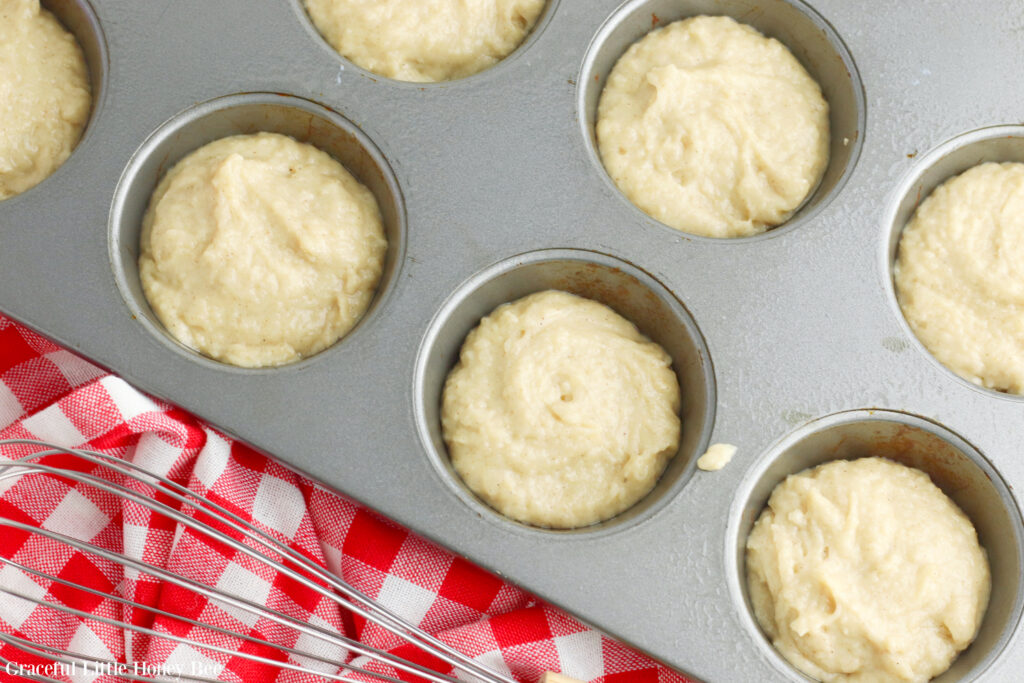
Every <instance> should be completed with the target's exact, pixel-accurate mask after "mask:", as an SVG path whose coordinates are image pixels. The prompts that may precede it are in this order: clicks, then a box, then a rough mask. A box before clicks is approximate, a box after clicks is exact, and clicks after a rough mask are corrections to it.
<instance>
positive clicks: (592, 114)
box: [577, 0, 866, 240]
mask: <svg viewBox="0 0 1024 683" xmlns="http://www.w3.org/2000/svg"><path fill="white" fill-rule="evenodd" d="M700 15H714V16H723V15H724V16H729V17H732V18H733V19H736V20H737V21H739V22H741V23H743V24H747V25H749V26H753V27H754V28H756V29H757V30H758V31H760V32H761V33H763V34H764V35H766V36H768V37H770V38H775V39H777V40H778V41H779V42H781V43H782V44H783V45H785V46H786V47H787V48H789V50H790V52H792V53H793V55H794V56H795V57H796V58H797V60H798V61H799V62H800V64H802V65H803V67H804V68H805V69H806V70H807V72H808V73H809V74H810V75H811V77H812V78H813V79H814V80H815V81H817V83H818V84H819V85H820V86H821V91H822V93H823V94H824V96H825V99H826V100H827V101H828V103H829V124H830V130H831V136H832V139H831V145H830V147H829V162H828V166H827V167H826V168H825V172H824V174H823V175H822V177H821V180H820V182H819V183H818V186H817V188H815V190H814V191H813V192H811V193H810V194H809V195H808V196H807V198H806V199H805V200H804V201H803V203H802V204H801V205H800V206H799V207H798V208H797V209H796V210H795V211H794V212H793V213H792V214H791V215H790V217H789V218H788V219H787V220H786V221H785V222H784V223H782V224H781V225H778V226H776V227H775V228H772V229H769V230H768V231H767V232H766V233H762V234H760V235H753V236H751V237H731V238H724V239H727V240H754V239H759V238H764V237H765V236H766V235H769V236H770V235H777V234H779V232H780V231H781V230H782V228H783V227H785V228H787V229H788V228H792V227H795V226H797V225H801V224H804V223H807V222H809V221H811V220H812V219H813V218H814V216H816V215H818V214H819V213H820V212H821V211H822V210H824V209H825V207H826V206H827V205H828V203H829V202H830V201H831V200H832V198H833V197H835V196H836V195H837V194H838V193H839V191H840V190H841V189H842V187H843V185H844V184H845V183H846V180H847V179H848V178H849V176H850V174H851V173H852V172H853V168H854V165H855V164H856V162H857V159H858V157H859V156H860V149H861V144H862V142H863V137H864V136H863V131H864V129H865V125H866V113H865V100H864V87H863V85H862V84H861V80H860V74H859V73H858V71H857V67H856V65H855V64H854V62H853V58H852V57H851V56H850V53H849V51H848V50H847V49H846V45H844V44H843V41H842V40H841V39H840V38H839V35H838V34H837V33H836V32H835V30H834V29H833V28H832V26H831V25H829V23H828V22H827V21H826V20H825V19H824V18H823V17H822V16H821V15H819V14H818V13H817V12H815V11H814V10H813V9H812V8H811V7H810V6H808V5H806V4H804V3H803V2H801V1H800V0H768V1H767V2H762V1H760V0H727V1H726V2H722V1H721V0H631V1H630V2H626V3H625V4H623V5H622V6H621V7H619V9H617V10H616V11H615V12H614V13H613V14H612V15H611V16H610V17H608V19H607V20H606V21H605V22H604V24H603V25H602V26H601V28H600V29H599V30H598V32H597V34H596V35H595V36H594V38H593V40H592V41H591V44H590V47H589V48H588V50H587V53H586V56H585V57H584V60H583V67H582V69H581V71H580V76H579V79H578V81H577V83H578V84H579V86H578V88H577V109H578V119H579V122H580V127H581V133H582V135H583V139H584V141H585V144H586V147H587V153H588V156H589V157H590V159H591V162H592V163H593V164H594V166H595V167H596V169H597V171H598V173H599V174H600V175H601V177H602V178H603V179H604V180H605V182H607V183H608V184H609V185H610V186H611V187H612V188H614V189H615V191H616V193H617V194H618V195H619V196H620V197H622V200H623V201H625V202H627V203H629V204H630V205H631V206H632V205H633V204H632V202H630V201H629V199H627V198H626V197H625V195H623V194H622V192H621V191H620V190H619V189H618V187H617V186H616V185H615V183H614V182H613V181H612V179H611V177H610V176H609V175H608V172H607V171H606V170H605V167H604V163H603V162H602V161H601V154H600V152H599V151H598V146H597V133H596V124H597V106H598V103H599V102H600V99H601V92H602V91H603V90H604V86H605V82H606V81H607V79H608V74H609V73H610V72H611V70H612V68H613V67H614V66H615V63H616V62H618V60H619V57H621V56H622V55H623V53H625V51H626V50H627V49H628V48H629V46H630V45H632V44H633V43H635V42H636V41H638V40H640V39H641V38H643V37H644V36H645V35H647V34H648V33H649V32H650V31H652V30H654V29H656V28H658V27H660V26H664V25H666V24H669V23H672V22H674V21H678V20H680V19H686V18H689V17H695V16H700ZM636 210H637V211H640V209H636ZM641 213H642V212H641ZM644 215H645V216H646V215H647V214H644ZM650 220H656V219H653V218H651V219H650ZM659 225H661V223H660V222H659ZM673 230H674V229H673ZM687 237H691V238H695V239H711V240H718V239H723V238H714V237H702V236H699V235H691V234H687Z"/></svg>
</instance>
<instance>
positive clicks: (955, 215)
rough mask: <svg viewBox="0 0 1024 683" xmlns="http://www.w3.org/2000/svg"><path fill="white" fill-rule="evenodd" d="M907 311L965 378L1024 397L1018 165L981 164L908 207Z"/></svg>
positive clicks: (899, 287) (1023, 245)
mask: <svg viewBox="0 0 1024 683" xmlns="http://www.w3.org/2000/svg"><path fill="white" fill-rule="evenodd" d="M894 275H895V283H896V295H897V297H898V299H899V303H900V308H902V309H903V315H904V316H905V317H906V319H907V322H908V323H909V324H910V327H911V329H913V331H914V334H916V335H917V338H918V339H920V340H921V343H922V344H924V345H925V347H926V348H927V349H928V350H929V351H930V352H931V353H932V355H934V356H935V357H936V358H937V359H938V360H939V362H941V363H942V364H943V365H945V366H946V367H948V368H949V369H950V370H952V371H953V372H955V373H956V374H958V375H960V376H961V377H963V378H965V379H967V380H970V381H971V382H974V383H975V384H978V385H981V386H983V387H988V388H990V389H996V390H999V391H1006V392H1009V393H1012V394H1024V164H1020V163H1004V164H996V163H987V164H982V165H980V166H975V167H974V168H972V169H970V170H968V171H966V172H964V173H963V174H961V175H959V176H957V177H955V178H953V179H951V180H948V181H946V182H945V183H943V184H942V185H940V186H939V187H938V188H936V189H935V191H934V192H932V193H931V195H929V196H928V198H927V199H925V200H924V201H923V202H922V203H921V205H920V206H919V207H918V208H917V211H915V212H914V216H913V218H911V220H910V222H909V223H907V227H906V229H904V231H903V234H902V236H901V237H900V245H899V253H898V258H897V261H896V267H895V271H894Z"/></svg>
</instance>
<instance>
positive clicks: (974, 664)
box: [726, 410, 1024, 683]
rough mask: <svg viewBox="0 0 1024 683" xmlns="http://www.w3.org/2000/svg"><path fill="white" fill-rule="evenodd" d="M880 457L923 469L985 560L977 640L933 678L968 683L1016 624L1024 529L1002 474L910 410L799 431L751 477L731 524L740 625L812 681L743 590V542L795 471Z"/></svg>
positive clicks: (853, 414)
mask: <svg viewBox="0 0 1024 683" xmlns="http://www.w3.org/2000/svg"><path fill="white" fill-rule="evenodd" d="M867 456H880V457H884V458H888V459H890V460H894V461H896V462H899V463H902V464H904V465H907V466H909V467H915V468H917V469H919V470H922V471H923V472H925V473H926V474H928V476H929V477H931V480H932V482H933V483H935V485H936V486H938V487H939V488H940V489H942V491H943V492H944V493H945V494H946V495H947V496H949V497H950V498H951V499H952V500H953V502H955V503H956V504H957V505H958V506H959V507H960V509H961V510H963V511H964V513H965V514H966V515H967V516H968V517H969V518H970V520H971V522H972V523H973V524H974V528H975V530H976V531H977V533H978V540H979V541H980V542H981V545H982V547H983V548H984V549H985V551H986V553H987V555H988V561H989V567H990V569H991V573H992V593H991V596H990V598H989V604H988V609H987V611H986V613H985V616H984V618H983V619H982V622H981V627H980V629H979V630H978V635H977V638H976V639H975V641H974V642H973V643H972V644H971V645H970V646H969V647H968V648H967V649H966V650H964V651H963V652H961V653H960V656H959V657H957V659H956V660H954V662H953V664H952V666H951V667H950V668H949V669H948V670H947V671H946V672H945V673H943V674H942V675H941V676H938V677H937V678H935V679H934V680H935V681H938V682H940V683H943V682H946V681H971V680H975V679H976V678H978V677H979V676H980V675H981V673H982V672H983V671H985V670H986V669H987V668H988V667H989V666H990V665H991V664H992V663H993V662H994V661H995V660H996V658H997V657H998V656H999V654H1000V653H1001V652H1002V650H1003V649H1004V648H1005V647H1006V644H1007V643H1008V642H1009V641H1010V639H1011V638H1012V636H1013V634H1014V632H1015V631H1016V629H1017V624H1018V622H1019V621H1020V617H1021V610H1022V605H1024V591H1022V590H1021V588H1022V587H1021V568H1022V566H1024V541H1022V539H1024V526H1022V522H1021V515H1020V510H1019V509H1018V506H1017V503H1016V501H1015V500H1014V498H1013V495H1012V494H1011V493H1010V490H1009V489H1008V488H1007V486H1006V484H1005V483H1004V482H1003V480H1002V478H1001V477H1000V475H999V473H998V472H996V470H995V469H994V468H993V467H992V465H991V464H990V463H989V462H988V460H987V459H986V458H985V457H984V456H983V455H982V454H981V453H979V452H978V451H977V450H976V449H975V448H974V447H973V446H972V445H971V444H969V443H968V442H966V441H964V440H963V439H962V438H960V437H959V436H957V435H956V434H954V433H953V432H951V431H949V430H948V429H946V428H945V427H943V426H941V425H939V424H937V423H935V422H932V421H930V420H927V419H925V418H921V417H917V416H914V415H910V414H907V413H901V412H893V411H883V410H855V411H850V412H844V413H837V414H834V415H830V416H828V417H824V418H821V419H819V420H816V421H814V422H811V423H809V424H806V425H804V426H803V427H801V428H800V429H798V430H797V431H795V432H793V433H792V434H790V435H789V436H787V437H785V438H784V439H783V440H782V441H781V442H780V443H778V444H777V445H776V446H775V447H774V448H773V449H772V451H771V452H770V453H769V454H768V455H767V456H765V457H764V458H762V460H761V462H760V463H758V464H757V465H756V466H755V467H754V469H753V470H752V471H751V472H750V473H748V475H747V476H746V478H745V479H744V481H743V483H742V484H741V486H740V489H739V492H738V493H737V496H736V501H735V503H734V505H733V510H732V512H731V516H730V521H729V533H728V537H727V538H728V541H727V542H728V546H727V548H726V551H727V557H730V556H731V557H732V558H733V560H734V561H733V562H729V563H728V566H727V570H728V574H729V583H730V589H731V591H732V593H733V599H734V602H735V603H736V604H737V608H738V610H739V612H740V615H741V619H742V621H743V622H744V623H745V624H746V626H747V628H748V630H749V631H750V632H751V633H752V634H753V635H754V639H755V641H756V642H757V644H758V646H759V647H760V649H761V651H762V652H763V654H764V655H765V656H766V657H768V658H769V659H770V660H771V661H772V663H773V664H774V665H775V666H776V667H777V668H779V669H780V670H781V671H784V672H786V673H789V674H790V675H791V676H792V677H794V680H811V679H809V678H807V677H806V676H804V675H803V674H802V673H800V672H799V671H798V670H797V669H796V668H795V667H793V666H792V665H791V664H790V663H789V662H788V661H787V660H785V659H784V658H783V657H782V655H780V654H779V653H778V652H777V651H776V650H775V648H774V647H772V644H771V642H770V641H769V640H768V638H767V637H766V636H765V635H764V633H763V631H761V628H760V626H759V625H758V623H757V619H756V618H755V616H754V612H753V607H752V605H751V603H750V595H749V591H748V589H747V577H746V542H747V536H748V535H749V534H750V531H751V529H752V527H753V525H754V522H755V521H757V518H758V517H759V516H760V514H761V512H762V510H763V509H764V507H765V505H766V504H767V502H768V498H769V496H770V495H771V492H772V490H774V488H775V487H776V486H777V485H778V484H780V483H782V481H783V480H784V479H785V478H786V477H787V476H789V475H791V474H796V473H798V472H801V471H803V470H806V469H808V468H812V467H816V466H817V465H820V464H822V463H826V462H830V461H833V460H841V459H850V460H852V459H856V458H861V457H867Z"/></svg>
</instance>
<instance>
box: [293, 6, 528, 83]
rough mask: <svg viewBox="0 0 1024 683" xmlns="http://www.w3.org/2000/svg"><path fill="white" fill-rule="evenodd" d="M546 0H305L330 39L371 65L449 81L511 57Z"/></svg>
mask: <svg viewBox="0 0 1024 683" xmlns="http://www.w3.org/2000/svg"><path fill="white" fill-rule="evenodd" d="M544 4H545V0H416V2H409V0H306V10H307V11H308V12H309V16H310V18H311V19H312V20H313V23H314V24H315V25H316V27H317V30H319V31H320V33H321V35H323V36H324V38H326V39H327V42H328V43H330V44H331V46H332V47H333V48H334V49H335V50H337V51H338V52H339V53H340V54H341V55H342V56H343V57H346V58H348V59H350V60H352V61H353V62H355V63H356V64H358V65H359V66H361V67H363V68H364V69H366V70H367V71H372V72H373V73H375V74H380V75H381V76H386V77H388V78H394V79H397V80H400V81H417V82H431V81H450V80H455V79H457V78H465V77H466V76H471V75H473V74H475V73H477V72H478V71H483V70H484V69H486V68H488V67H491V66H494V65H495V64H497V63H498V62H500V61H501V60H502V59H504V58H505V57H507V56H508V55H509V54H510V53H511V52H512V51H513V50H515V49H516V48H517V47H518V46H519V44H520V43H521V42H522V41H523V39H524V38H526V36H527V34H528V33H529V32H530V30H531V29H533V26H534V24H535V23H536V22H537V18H538V17H539V16H540V13H541V11H542V10H543V9H544Z"/></svg>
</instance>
